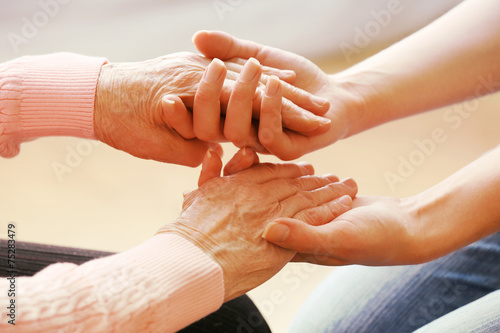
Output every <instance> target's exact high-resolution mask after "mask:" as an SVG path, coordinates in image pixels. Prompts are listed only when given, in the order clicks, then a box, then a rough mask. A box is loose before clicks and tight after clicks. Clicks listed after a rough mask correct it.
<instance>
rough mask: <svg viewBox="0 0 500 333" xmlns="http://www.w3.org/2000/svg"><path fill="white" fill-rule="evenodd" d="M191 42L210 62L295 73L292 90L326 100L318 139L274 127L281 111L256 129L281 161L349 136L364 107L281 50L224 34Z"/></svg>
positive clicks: (354, 95) (327, 78)
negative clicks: (324, 128) (243, 62)
mask: <svg viewBox="0 0 500 333" xmlns="http://www.w3.org/2000/svg"><path fill="white" fill-rule="evenodd" d="M193 41H194V43H195V45H196V47H197V48H198V50H199V51H200V52H201V53H203V54H204V55H205V56H207V57H209V58H220V59H222V60H229V59H231V60H234V59H235V58H243V59H248V58H251V57H253V58H255V59H257V60H259V61H260V62H261V63H262V64H263V65H266V66H271V67H274V68H278V69H289V70H293V71H294V72H295V73H296V78H295V80H294V81H293V82H292V83H293V85H294V86H296V87H298V88H300V89H303V90H305V91H307V92H309V93H312V94H314V95H316V96H320V97H323V98H326V99H327V100H329V102H330V108H329V110H328V112H327V113H326V114H325V117H327V118H329V119H330V120H331V122H332V124H331V126H330V128H329V130H328V132H326V133H325V134H322V135H318V136H304V135H301V134H298V133H295V132H293V131H289V130H288V129H282V128H281V127H280V126H276V124H277V123H279V122H280V120H281V119H282V118H281V117H282V116H281V114H282V111H281V110H280V109H279V108H277V109H275V110H274V113H273V114H271V115H269V117H268V118H267V119H266V120H265V121H264V122H263V121H262V120H261V123H260V125H259V139H260V143H261V144H262V145H263V146H264V147H265V148H266V149H267V150H269V151H270V152H271V153H273V154H274V155H276V156H278V157H279V158H281V159H284V160H290V159H295V158H297V157H300V156H302V155H303V154H305V153H308V152H311V151H314V150H316V149H319V148H322V147H325V146H327V145H329V144H331V143H333V142H335V141H337V140H339V139H342V138H344V137H346V136H348V135H349V134H350V132H351V127H352V126H354V124H355V123H354V120H355V119H356V116H355V115H356V114H357V113H358V110H359V109H360V108H361V106H362V105H363V104H364V102H363V100H362V98H361V97H360V95H359V94H357V93H356V92H355V91H353V90H349V89H348V85H347V83H344V82H342V80H340V79H338V78H337V77H334V76H331V75H327V74H326V73H325V72H323V71H322V70H321V69H320V68H319V67H318V66H316V65H315V64H314V63H312V62H311V61H309V60H307V59H305V58H304V57H301V56H299V55H296V54H293V53H290V52H287V51H283V50H280V49H276V48H272V47H269V46H263V45H260V44H257V43H255V42H251V41H246V40H241V39H238V38H235V37H233V36H231V35H229V34H227V33H224V32H217V31H210V32H209V31H200V32H198V33H196V34H195V36H194V37H193Z"/></svg>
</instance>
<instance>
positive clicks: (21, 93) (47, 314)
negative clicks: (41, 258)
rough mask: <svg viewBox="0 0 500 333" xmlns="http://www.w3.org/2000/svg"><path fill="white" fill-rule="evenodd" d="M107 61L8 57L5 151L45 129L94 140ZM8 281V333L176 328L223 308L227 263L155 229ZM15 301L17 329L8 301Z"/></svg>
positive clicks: (2, 68)
mask: <svg viewBox="0 0 500 333" xmlns="http://www.w3.org/2000/svg"><path fill="white" fill-rule="evenodd" d="M105 62H106V60H105V59H103V58H91V57H85V56H80V55H75V54H69V53H58V54H52V55H46V56H30V57H22V58H19V59H16V60H13V61H10V62H7V63H4V64H0V155H2V156H4V157H13V156H15V155H17V154H18V153H19V145H20V143H22V142H25V141H29V140H32V139H35V138H38V137H41V136H51V135H67V136H78V137H82V138H94V132H93V109H94V96H95V89H96V85H97V79H98V76H99V71H100V68H101V66H102V65H103V64H104V63H105ZM10 288H11V285H10V282H9V280H7V279H5V278H1V279H0V315H1V316H0V318H1V319H0V320H1V321H0V331H1V332H115V331H116V332H174V331H176V330H179V329H181V328H183V327H185V326H187V325H188V324H190V323H192V322H194V321H196V320H198V319H200V318H202V317H204V316H206V315H208V314H209V313H211V312H213V311H215V310H217V309H218V308H219V307H220V306H221V304H222V302H223V298H224V281H223V278H222V270H221V268H220V266H219V265H218V264H217V263H216V262H215V261H213V260H212V259H211V258H210V257H209V256H208V255H206V254H205V253H204V252H203V251H201V250H200V249H199V248H198V247H196V246H195V245H193V244H192V243H191V242H189V241H187V240H186V239H184V238H183V237H180V236H177V235H169V234H159V235H155V236H153V237H152V238H151V239H149V240H148V241H146V242H144V243H142V244H140V245H139V246H137V247H135V248H133V249H130V250H127V251H125V252H122V253H119V254H116V255H113V256H110V257H106V258H102V259H96V260H92V261H89V262H87V263H85V264H83V265H80V266H78V265H74V264H69V263H63V264H55V265H51V266H49V267H47V268H46V269H44V270H42V271H41V272H39V273H38V274H36V275H35V276H33V277H16V287H15V288H14V289H15V296H14V297H9V296H8V290H9V289H10ZM12 299H14V302H15V303H14V304H15V326H14V325H12V324H9V323H8V320H11V317H8V316H7V315H8V314H9V313H10V310H9V309H7V306H9V304H11V302H12Z"/></svg>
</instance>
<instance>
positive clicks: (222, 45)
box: [193, 30, 262, 60]
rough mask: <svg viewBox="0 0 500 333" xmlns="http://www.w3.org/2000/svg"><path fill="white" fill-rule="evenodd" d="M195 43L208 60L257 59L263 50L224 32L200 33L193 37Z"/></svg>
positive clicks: (252, 43)
mask: <svg viewBox="0 0 500 333" xmlns="http://www.w3.org/2000/svg"><path fill="white" fill-rule="evenodd" d="M193 43H194V45H195V46H196V48H197V49H198V51H200V52H201V53H203V55H204V56H206V57H207V58H219V59H222V60H226V59H231V58H235V57H239V58H244V59H248V58H251V57H254V58H255V57H256V55H258V53H259V50H260V49H261V48H262V46H260V45H259V44H257V43H254V42H251V41H246V40H241V39H238V38H235V37H233V36H231V35H230V34H228V33H225V32H222V31H204V30H202V31H198V32H197V33H195V34H194V36H193Z"/></svg>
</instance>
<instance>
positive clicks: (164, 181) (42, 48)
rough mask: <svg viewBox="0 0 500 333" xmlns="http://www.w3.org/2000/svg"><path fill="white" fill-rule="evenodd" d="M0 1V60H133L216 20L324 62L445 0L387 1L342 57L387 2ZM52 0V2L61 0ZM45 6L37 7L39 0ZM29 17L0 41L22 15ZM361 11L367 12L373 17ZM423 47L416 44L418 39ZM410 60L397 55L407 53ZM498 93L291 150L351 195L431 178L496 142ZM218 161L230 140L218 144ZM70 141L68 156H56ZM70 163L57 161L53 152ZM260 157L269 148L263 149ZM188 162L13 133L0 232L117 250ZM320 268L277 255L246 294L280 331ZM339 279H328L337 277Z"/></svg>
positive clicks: (157, 222) (415, 23)
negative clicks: (392, 5)
mask: <svg viewBox="0 0 500 333" xmlns="http://www.w3.org/2000/svg"><path fill="white" fill-rule="evenodd" d="M48 2H52V1H51V0H45V1H43V0H42V1H41V2H39V1H34V0H29V1H2V2H0V3H1V6H2V8H1V11H0V61H2V62H3V61H7V60H9V59H13V58H15V57H18V56H22V55H26V54H44V53H49V52H57V51H71V52H77V53H82V54H87V55H95V56H104V57H107V58H108V59H109V60H110V61H139V60H145V59H148V58H153V57H157V56H159V55H162V54H166V53H172V52H177V51H193V52H195V49H194V47H193V46H192V45H191V36H192V34H193V33H194V32H195V31H197V30H200V29H217V30H224V31H227V32H230V33H232V34H234V35H236V36H239V37H243V38H247V39H252V40H256V41H258V42H261V43H264V44H269V45H273V46H277V47H281V48H285V49H288V50H291V51H294V52H297V53H299V54H302V55H304V56H306V57H309V58H311V59H312V60H314V61H315V62H316V63H317V64H318V65H320V66H321V67H322V68H323V69H324V70H325V71H327V72H335V71H339V70H341V69H343V68H346V67H348V66H350V65H352V64H354V63H355V62H357V61H360V60H361V59H363V58H365V57H367V56H369V55H371V54H373V53H375V52H377V51H378V50H380V49H383V48H384V47H386V46H388V45H390V44H391V43H393V42H395V41H397V40H399V39H401V38H403V37H404V36H406V35H408V34H409V33H411V32H412V31H414V30H416V29H418V28H419V27H421V26H423V25H425V24H427V23H428V22H430V21H432V20H433V19H434V18H435V17H437V16H439V15H441V14H442V13H444V12H445V11H446V10H448V9H449V8H450V7H452V6H453V5H455V4H456V3H458V2H459V1H458V0H446V1H444V0H443V1H439V2H436V1H432V0H427V1H419V2H417V1H413V2H411V1H408V0H407V1H403V0H402V1H401V2H400V3H401V4H400V6H401V8H402V10H401V12H400V13H398V14H397V15H392V16H391V17H390V20H389V21H388V22H387V24H384V25H385V26H382V25H381V24H380V23H379V25H378V26H379V29H378V30H374V31H375V32H376V33H375V32H374V33H373V34H372V37H370V38H369V40H368V42H367V43H366V45H364V46H363V47H361V48H359V51H360V52H359V54H355V56H353V57H350V56H346V55H345V54H344V53H343V52H342V50H341V45H346V43H347V44H350V45H354V41H355V38H356V34H357V33H359V31H364V29H366V28H367V27H369V25H370V24H371V25H373V24H375V25H376V24H377V22H379V21H377V20H376V14H374V13H380V11H381V10H384V9H385V8H387V5H388V1H379V0H376V1H367V0H366V1H356V2H355V4H353V3H352V2H350V1H348V0H344V1H340V0H337V1H326V0H322V1H316V2H314V4H311V2H310V1H298V0H291V1H285V0H280V1H278V0H273V1H249V0H240V1H237V0H231V1H230V0H215V1H202V0H196V1H159V0H158V1H156V0H147V1H132V0H126V1H118V0H113V1H99V0H86V1H84V0H73V1H68V0H65V1H62V0H61V3H59V2H57V3H58V6H57V7H55V6H53V7H50V8H51V9H49V10H48V13H49V14H51V15H45V16H46V17H47V20H46V21H44V20H43V14H40V13H43V12H46V13H47V9H44V8H43V7H44V6H42V5H41V3H48ZM62 2H64V4H62ZM46 8H49V7H46ZM34 19H38V20H40V21H39V27H38V28H37V29H36V31H35V32H33V33H32V34H31V35H30V36H29V38H26V42H23V43H21V44H17V45H14V44H12V43H11V42H10V41H9V36H11V37H12V36H13V35H12V34H17V35H22V33H23V27H24V25H26V21H28V22H31V23H33V22H34V21H33V20H34ZM374 22H375V23H374ZM422 47H425V45H422ZM409 65H410V64H409ZM499 105H500V96H499V95H498V94H497V95H492V96H488V97H485V98H483V99H481V100H480V101H479V103H478V107H477V108H476V109H475V110H474V111H473V112H471V113H470V116H469V117H468V118H463V117H461V123H460V125H459V126H457V128H456V129H454V128H452V127H451V126H450V123H449V122H446V121H445V120H444V118H443V115H444V113H445V112H453V113H455V116H457V115H458V113H456V110H457V109H456V108H457V107H456V106H452V107H448V108H445V109H440V110H435V111H433V112H430V113H427V114H424V115H419V116H415V117H412V118H408V119H404V120H400V121H396V122H393V123H390V124H387V125H384V126H381V127H378V128H376V129H372V130H370V131H367V132H365V133H363V134H360V135H357V136H355V137H353V138H349V139H347V140H344V141H342V142H338V143H336V144H334V145H332V146H330V147H328V148H325V149H323V150H321V151H318V152H315V153H311V154H308V155H306V156H304V157H302V158H301V159H300V160H305V161H309V162H311V163H312V164H313V165H314V166H315V168H316V171H317V173H318V174H324V173H335V174H337V175H338V176H339V177H341V178H344V177H353V178H355V179H356V180H357V182H358V184H359V189H360V193H361V194H377V195H394V196H407V195H412V194H415V193H417V192H419V191H421V190H423V189H426V188H428V187H429V186H432V185H433V184H435V183H437V182H439V181H440V180H442V179H443V178H445V177H446V176H447V175H449V174H451V173H453V172H454V171H456V170H458V169H459V168H460V167H462V166H464V165H465V164H467V163H469V162H470V161H472V160H473V159H475V158H477V157H478V156H479V155H480V154H481V153H483V152H484V151H486V150H487V149H490V148H492V147H494V146H495V145H496V144H497V143H498V142H499V141H500V132H499V131H498V128H497V126H498V123H499V121H500V114H499V112H498V107H499ZM435 128H442V129H443V130H444V132H445V135H446V138H447V139H446V141H445V142H444V143H440V144H436V146H435V149H434V151H433V152H432V153H431V154H429V156H427V155H425V157H424V158H423V159H422V160H420V161H419V162H418V164H419V165H418V166H416V167H415V168H414V170H413V171H412V172H411V174H410V175H408V176H407V177H405V179H404V182H401V183H398V184H395V186H393V187H391V186H390V185H389V184H388V182H387V181H386V179H385V175H386V173H387V172H393V173H397V172H398V167H399V165H400V163H401V162H400V161H401V159H409V157H410V155H412V153H413V154H414V155H415V151H416V150H418V149H419V148H418V146H417V145H416V143H415V141H416V140H420V141H421V140H425V139H428V138H430V137H431V132H432V130H433V129H435ZM224 147H225V149H226V153H225V160H226V161H227V160H228V158H229V157H230V156H231V155H232V153H234V152H235V149H234V148H232V147H231V146H229V145H225V146H224ZM75 151H80V152H81V153H80V154H79V157H78V158H77V157H75V156H73V157H69V156H70V155H72V154H74V152H75ZM67 158H73V160H72V161H71V162H72V163H71V162H70V163H71V165H70V169H71V172H68V173H64V174H58V173H57V172H55V170H54V167H55V165H60V164H63V165H64V164H65V165H68V162H67ZM263 160H265V161H276V159H274V158H272V157H265V158H263ZM198 173H199V168H196V169H190V168H186V167H181V166H176V165H166V164H162V163H158V162H153V161H145V160H139V159H136V158H133V157H132V156H130V155H127V154H126V153H123V152H120V151H117V150H114V149H112V148H109V147H107V146H105V145H104V144H99V143H94V142H91V141H87V140H81V139H75V138H66V137H61V138H44V139H39V140H36V141H34V142H30V143H25V144H23V145H22V149H21V153H20V155H19V156H17V157H15V158H13V159H0V175H1V176H0V214H1V215H0V237H2V238H5V236H6V230H7V224H8V223H9V222H15V223H17V228H18V233H17V239H18V240H20V241H31V242H40V243H48V244H58V245H65V246H75V247H82V248H91V249H99V250H108V251H122V250H125V249H127V248H130V247H132V246H134V245H136V244H138V243H140V242H141V241H143V240H145V239H147V238H148V237H150V236H151V235H152V234H153V233H154V232H155V231H156V230H157V229H158V228H159V227H160V226H161V225H162V224H164V223H166V222H168V221H171V220H173V219H174V218H175V217H176V216H177V215H178V213H179V211H180V207H181V202H182V193H183V192H184V191H186V190H190V189H193V188H194V187H195V185H196V180H197V176H198ZM330 271H331V268H323V267H317V266H310V265H299V264H291V265H288V266H287V267H286V268H285V269H284V270H283V271H282V272H280V273H279V274H278V275H277V276H276V277H274V278H273V279H272V280H270V281H269V282H267V283H266V284H264V285H262V286H260V287H258V288H257V289H255V290H254V291H252V292H251V293H250V296H251V297H252V298H253V299H254V301H255V302H256V304H257V305H258V306H259V308H260V309H261V310H262V312H263V314H264V315H265V317H266V318H267V320H268V322H269V324H270V326H271V328H272V329H273V331H274V332H285V331H286V328H287V327H288V325H289V323H290V321H291V318H292V317H293V315H294V313H295V312H296V311H297V309H298V307H299V306H300V303H301V302H302V301H303V300H304V298H305V297H306V296H307V294H308V293H309V292H310V291H311V290H312V289H313V288H314V286H315V285H316V284H317V283H318V282H319V281H321V279H322V278H323V277H324V276H325V275H326V274H327V273H328V272H330ZM339 288H342V286H339Z"/></svg>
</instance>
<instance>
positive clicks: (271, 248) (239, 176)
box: [159, 151, 355, 301]
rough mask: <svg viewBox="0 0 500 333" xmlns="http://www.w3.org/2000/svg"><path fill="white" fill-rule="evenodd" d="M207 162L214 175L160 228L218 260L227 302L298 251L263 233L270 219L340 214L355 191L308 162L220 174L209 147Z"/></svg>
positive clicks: (278, 268) (193, 192) (251, 286)
mask: <svg viewBox="0 0 500 333" xmlns="http://www.w3.org/2000/svg"><path fill="white" fill-rule="evenodd" d="M248 156H250V155H248ZM240 157H243V158H245V157H244V156H243V154H240ZM252 159H253V157H252ZM203 165H204V166H203V169H204V171H203V172H204V173H205V174H206V175H208V174H211V175H212V176H213V178H210V177H205V178H204V181H201V182H200V183H201V184H202V185H201V186H200V187H199V188H198V189H196V190H194V191H192V192H190V193H189V194H187V195H186V196H185V199H184V204H183V208H182V213H181V215H180V217H179V218H178V219H177V220H176V221H175V222H173V223H169V224H167V225H165V226H164V227H163V228H162V229H161V230H160V231H159V232H169V233H176V234H180V235H181V236H183V237H185V238H187V239H188V240H190V241H191V242H193V243H194V244H196V245H197V246H198V247H200V248H201V249H202V250H203V251H204V252H206V253H207V254H209V255H210V256H212V258H213V259H214V260H215V261H216V262H217V263H219V264H220V266H221V268H222V271H223V274H224V284H225V300H226V301H228V300H230V299H232V298H234V297H237V296H239V295H242V294H243V293H245V292H247V291H248V290H250V289H252V288H254V287H256V286H258V285H260V284H261V283H263V282H265V281H266V280H268V279H269V278H270V277H272V276H273V275H274V274H276V273H277V272H278V271H279V270H280V269H281V268H282V267H283V266H284V265H285V264H286V263H287V262H288V261H289V260H290V259H291V258H292V257H293V256H294V254H295V252H294V251H290V250H286V249H283V248H281V247H278V246H275V245H273V244H271V243H269V242H267V241H266V240H264V239H263V238H262V232H263V230H264V228H265V226H266V224H267V223H269V222H270V221H272V220H274V219H276V218H278V217H295V218H300V219H304V220H306V219H307V218H308V216H310V215H311V216H312V215H315V216H320V215H321V214H323V212H324V211H325V210H328V211H329V212H331V213H330V214H333V215H335V214H337V215H338V214H340V213H342V212H344V211H345V210H347V209H349V207H350V202H351V201H350V198H349V197H347V198H349V200H348V202H347V204H345V203H344V204H341V203H339V200H338V199H339V197H343V196H344V195H345V194H347V195H352V196H354V194H355V192H354V190H353V189H352V188H349V187H347V186H345V185H344V184H342V183H337V182H336V181H338V179H337V178H336V177H334V176H327V177H318V176H313V175H312V174H313V168H312V166H311V165H309V164H281V165H277V164H258V165H254V166H252V167H250V168H249V169H247V170H244V171H241V172H238V173H236V174H234V175H231V176H226V177H218V176H217V173H220V169H221V167H222V162H221V161H220V157H219V156H218V155H217V154H216V153H214V152H213V151H209V152H208V153H207V155H206V156H205V159H204V161H203Z"/></svg>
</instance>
